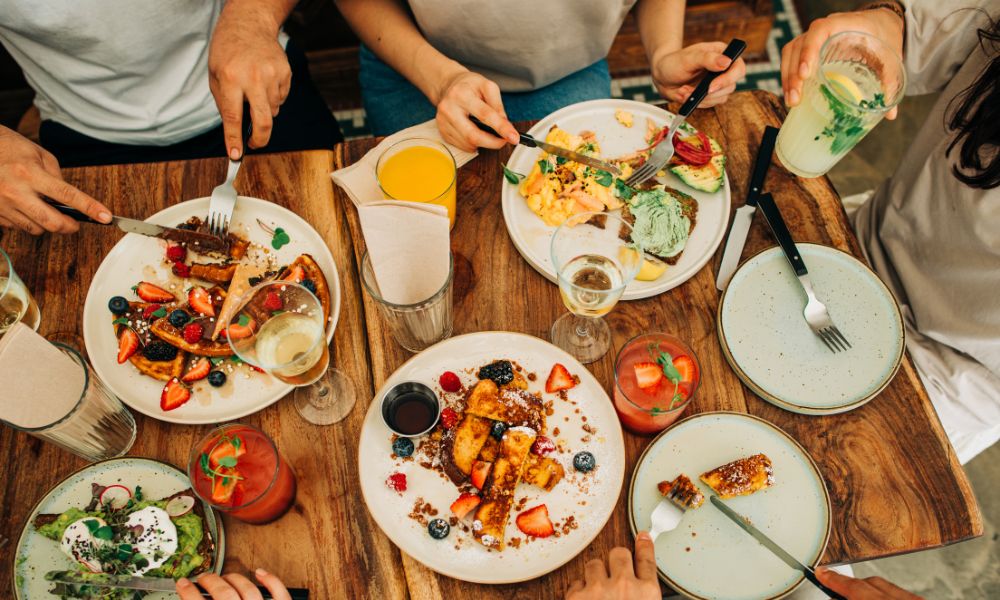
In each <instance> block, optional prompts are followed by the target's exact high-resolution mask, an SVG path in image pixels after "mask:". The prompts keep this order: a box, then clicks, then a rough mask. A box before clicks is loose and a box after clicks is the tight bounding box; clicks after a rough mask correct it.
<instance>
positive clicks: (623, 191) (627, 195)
mask: <svg viewBox="0 0 1000 600" xmlns="http://www.w3.org/2000/svg"><path fill="white" fill-rule="evenodd" d="M615 195H616V196H618V197H619V198H621V199H622V200H631V199H632V196H635V189H633V188H631V187H629V185H628V184H627V183H625V182H624V181H622V180H621V179H615Z"/></svg>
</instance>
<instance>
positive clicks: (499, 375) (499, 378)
mask: <svg viewBox="0 0 1000 600" xmlns="http://www.w3.org/2000/svg"><path fill="white" fill-rule="evenodd" d="M477 375H478V376H479V378H480V379H492V380H493V383H495V384H497V385H507V384H508V383H510V382H511V381H514V367H512V366H511V364H510V361H509V360H498V361H496V362H492V363H490V364H488V365H486V366H485V367H483V368H481V369H479V373H477Z"/></svg>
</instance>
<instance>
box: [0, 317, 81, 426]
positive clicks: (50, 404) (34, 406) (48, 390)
mask: <svg viewBox="0 0 1000 600" xmlns="http://www.w3.org/2000/svg"><path fill="white" fill-rule="evenodd" d="M85 377H86V376H85V374H84V369H83V368H81V366H80V365H79V364H78V363H77V362H76V361H74V360H73V359H71V358H70V357H69V356H67V355H65V354H63V352H62V351H61V350H59V348H57V347H55V346H53V345H52V344H50V343H49V342H48V341H47V340H46V339H45V338H43V337H42V336H40V335H38V334H37V333H35V332H34V330H32V329H31V328H30V327H28V326H27V325H24V324H23V323H18V324H16V325H14V326H13V327H11V328H10V329H8V330H7V333H6V334H4V336H3V337H2V338H0V381H2V382H4V391H3V393H2V394H0V419H3V420H4V421H7V422H8V423H11V424H13V425H16V426H18V427H24V428H28V429H34V428H37V427H44V426H45V425H50V424H52V423H55V422H56V421H58V420H59V419H61V418H63V417H64V416H66V415H67V414H69V412H70V411H72V410H73V407H75V406H76V403H77V402H78V401H79V400H80V395H81V394H82V393H83V386H84V383H85Z"/></svg>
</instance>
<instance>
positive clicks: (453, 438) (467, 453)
mask: <svg viewBox="0 0 1000 600" xmlns="http://www.w3.org/2000/svg"><path fill="white" fill-rule="evenodd" d="M492 427H493V423H492V422H491V421H490V420H489V419H484V418H483V417H478V416H476V415H472V414H469V413H468V412H466V413H465V414H464V416H463V417H462V420H461V422H459V424H458V425H456V426H455V427H452V428H451V429H448V430H446V431H445V432H444V435H443V436H442V437H441V446H440V448H441V449H440V455H439V459H440V461H441V466H442V467H443V468H444V472H445V475H447V476H448V478H449V479H451V480H452V482H454V483H455V484H456V485H458V484H460V483H462V482H463V481H465V479H466V478H467V477H468V476H469V473H471V472H472V463H473V461H475V460H476V459H477V458H478V457H479V451H480V450H481V449H482V447H483V444H485V443H486V440H488V439H492V438H490V429H491V428H492Z"/></svg>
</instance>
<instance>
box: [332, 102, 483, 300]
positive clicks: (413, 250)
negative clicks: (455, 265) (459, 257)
mask: <svg viewBox="0 0 1000 600" xmlns="http://www.w3.org/2000/svg"><path fill="white" fill-rule="evenodd" d="M408 138H425V139H430V140H434V141H438V142H441V143H443V144H445V146H447V147H448V149H449V150H450V151H451V153H452V155H453V156H454V157H455V163H456V164H457V165H458V166H459V167H461V166H462V165H464V164H465V163H467V162H469V161H470V160H472V159H473V158H475V157H476V153H475V152H466V151H464V150H460V149H458V148H456V147H454V146H452V145H450V144H448V143H446V142H444V140H443V139H441V134H440V133H439V132H438V128H437V125H436V124H435V123H434V121H427V122H426V123H421V124H420V125H415V126H413V127H410V128H409V129H404V130H403V131H400V132H397V133H394V134H393V135H391V136H389V137H387V138H385V139H384V140H382V142H381V143H380V144H379V145H377V146H375V147H374V148H372V149H371V150H370V151H368V153H367V154H365V155H364V156H363V157H361V160H359V161H358V162H356V163H354V164H353V165H350V166H348V167H344V168H343V169H340V170H338V171H334V172H333V173H331V174H330V177H332V178H333V181H334V182H336V183H337V185H339V186H340V187H341V188H343V190H344V192H346V193H347V195H348V197H350V198H351V200H352V201H353V202H354V205H355V206H356V207H357V209H358V216H359V218H360V220H361V231H362V234H363V235H364V237H365V245H366V246H367V248H368V256H369V259H370V260H371V265H372V271H373V272H374V274H375V280H376V281H377V282H378V286H379V291H380V293H381V295H382V298H384V299H385V300H388V301H389V302H392V303H394V304H415V303H417V302H420V301H422V300H426V299H427V298H429V297H431V296H433V295H434V293H435V292H437V291H438V290H440V289H441V286H442V285H444V282H445V280H446V279H447V277H448V271H449V268H450V260H451V254H450V253H451V250H450V237H449V224H448V211H447V210H446V209H445V208H444V207H443V206H438V205H436V204H423V203H419V202H399V201H396V200H385V199H384V197H383V196H382V190H381V189H380V188H379V186H378V181H377V179H376V178H375V165H376V163H377V162H378V158H379V156H381V155H382V153H383V152H384V151H385V150H386V149H387V148H389V147H390V146H392V145H393V144H395V143H396V142H399V141H402V140H404V139H408Z"/></svg>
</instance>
